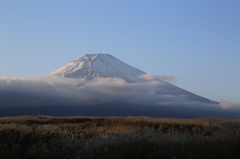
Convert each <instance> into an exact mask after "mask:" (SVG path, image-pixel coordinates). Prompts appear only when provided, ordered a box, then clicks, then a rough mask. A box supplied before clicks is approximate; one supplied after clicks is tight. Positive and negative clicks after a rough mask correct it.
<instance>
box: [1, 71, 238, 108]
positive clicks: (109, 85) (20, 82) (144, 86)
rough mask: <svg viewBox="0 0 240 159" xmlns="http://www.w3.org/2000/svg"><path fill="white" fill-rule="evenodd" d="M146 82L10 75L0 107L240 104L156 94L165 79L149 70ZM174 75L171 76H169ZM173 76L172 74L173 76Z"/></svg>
mask: <svg viewBox="0 0 240 159" xmlns="http://www.w3.org/2000/svg"><path fill="white" fill-rule="evenodd" d="M141 78H144V79H146V80H147V81H146V82H142V83H126V82H125V81H124V80H122V79H116V78H99V79H96V80H92V81H86V80H82V79H70V78H63V77H45V78H32V79H21V78H7V77H0V108H9V107H36V106H61V105H63V106H64V105H71V106H82V105H84V106H86V105H95V104H103V103H110V102H114V101H124V102H127V103H135V104H146V105H156V106H184V107H186V108H193V109H195V108H201V109H210V110H234V111H235V110H237V111H239V112H240V104H231V103H227V102H221V103H220V104H204V103H200V102H196V101H190V100H188V99H187V98H185V97H183V96H173V95H167V94H166V95H163V94H161V95H160V94H156V93H155V92H156V91H157V89H159V87H160V86H161V85H164V84H165V82H161V81H160V80H158V78H157V77H156V76H153V75H151V74H146V75H144V76H142V77H141ZM169 78H170V77H169ZM170 79H171V78H170Z"/></svg>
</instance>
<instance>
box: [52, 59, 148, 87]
mask: <svg viewBox="0 0 240 159" xmlns="http://www.w3.org/2000/svg"><path fill="white" fill-rule="evenodd" d="M143 74H146V73H145V72H143V71H141V70H139V69H136V68H134V67H132V66H129V65H128V64H126V63H124V62H122V61H120V60H118V59H117V58H115V57H113V56H112V55H109V54H86V55H83V56H81V57H79V58H77V59H76V60H74V61H72V62H70V63H68V64H66V65H65V66H63V67H61V68H60V69H58V70H56V71H54V72H52V73H50V74H49V76H62V77H67V78H83V79H86V80H92V79H94V78H97V77H111V78H121V79H124V80H125V81H127V82H139V81H140V80H141V79H140V78H139V76H140V75H143Z"/></svg>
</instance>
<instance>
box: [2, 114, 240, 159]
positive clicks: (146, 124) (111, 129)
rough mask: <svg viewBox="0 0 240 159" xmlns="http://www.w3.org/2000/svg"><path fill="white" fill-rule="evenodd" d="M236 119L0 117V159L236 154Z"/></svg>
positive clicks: (239, 140)
mask: <svg viewBox="0 0 240 159" xmlns="http://www.w3.org/2000/svg"><path fill="white" fill-rule="evenodd" d="M239 131H240V120H223V119H215V118H199V119H175V118H150V117H52V116H21V117H4V118H0V147H1V149H0V156H1V158H33V157H34V158H80V157H81V158H96V157H97V158H139V157H141V158H174V157H175V158H208V157H209V158H227V157H229V155H230V156H231V158H237V157H239V155H240V152H239V151H236V150H239V149H240V138H239Z"/></svg>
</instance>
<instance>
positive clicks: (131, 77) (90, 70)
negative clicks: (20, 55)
mask: <svg viewBox="0 0 240 159" xmlns="http://www.w3.org/2000/svg"><path fill="white" fill-rule="evenodd" d="M142 75H146V73H145V72H143V71H141V70H139V69H137V68H134V67H132V66H130V65H128V64H126V63H124V62H122V61H120V60H119V59H117V58H115V57H113V56H112V55H109V54H101V53H99V54H86V55H83V56H81V57H79V58H77V59H76V60H74V61H72V62H70V63H68V64H66V65H64V66H63V67H61V68H59V69H58V70H56V71H54V72H52V73H50V74H49V75H48V76H61V77H66V78H78V79H85V80H93V79H96V78H107V77H108V78H120V79H123V80H125V81H126V82H129V83H138V82H146V80H145V79H143V78H140V77H141V76H142ZM157 80H158V81H159V82H161V85H160V86H158V88H156V89H155V93H156V94H158V95H168V96H169V95H170V96H179V97H184V98H187V99H188V100H191V101H197V102H203V103H210V104H217V103H218V102H215V101H212V100H209V99H207V98H204V97H201V96H198V95H196V94H193V93H191V92H189V91H186V90H184V89H181V88H179V87H177V86H174V85H172V84H170V83H167V82H165V81H162V80H160V79H157Z"/></svg>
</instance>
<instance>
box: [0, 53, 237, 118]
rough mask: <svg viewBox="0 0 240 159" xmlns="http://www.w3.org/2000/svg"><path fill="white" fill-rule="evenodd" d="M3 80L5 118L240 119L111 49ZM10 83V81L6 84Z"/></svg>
mask: <svg viewBox="0 0 240 159" xmlns="http://www.w3.org/2000/svg"><path fill="white" fill-rule="evenodd" d="M5 81H6V82H4V79H3V82H1V83H0V84H2V86H3V89H0V117H3V116H19V115H50V116H149V117H167V118H169V117H171V118H172V117H173V118H200V117H217V118H227V119H237V118H239V116H240V113H239V112H235V110H234V109H229V110H226V109H223V108H222V107H221V106H220V103H218V102H215V101H212V100H209V99H207V98H204V97H201V96H199V95H196V94H194V93H191V92H189V91H186V90H184V89H182V88H179V87H177V86H174V85H172V84H170V83H167V82H165V81H163V80H161V79H159V78H158V77H156V76H154V75H151V74H147V73H145V72H144V71H141V70H139V69H137V68H134V67H132V66H130V65H128V64H126V63H124V62H122V61H120V60H118V59H117V58H115V57H113V56H111V55H109V54H87V55H83V56H81V57H79V58H77V59H76V60H74V61H72V62H70V63H68V64H66V65H64V66H63V67H61V68H60V69H58V70H56V71H54V72H52V73H50V74H49V75H48V76H47V77H43V78H40V79H11V80H8V79H7V80H5ZM4 83H6V84H4Z"/></svg>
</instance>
